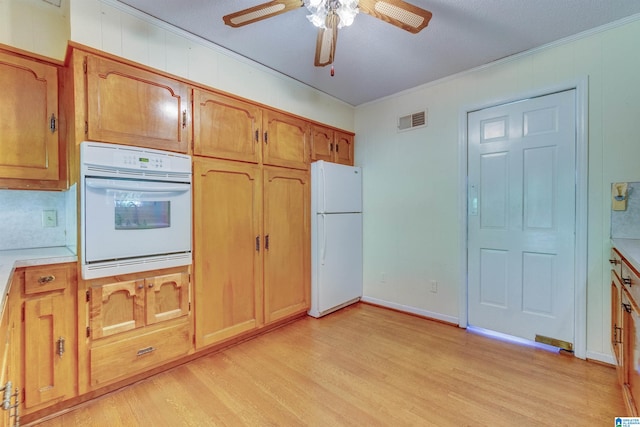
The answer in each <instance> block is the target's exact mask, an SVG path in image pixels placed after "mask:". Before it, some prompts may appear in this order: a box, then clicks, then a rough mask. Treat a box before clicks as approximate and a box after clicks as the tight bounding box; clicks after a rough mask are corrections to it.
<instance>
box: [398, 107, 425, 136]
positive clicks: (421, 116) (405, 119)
mask: <svg viewBox="0 0 640 427" xmlns="http://www.w3.org/2000/svg"><path fill="white" fill-rule="evenodd" d="M426 125H427V110H426V109H425V110H424V111H419V112H417V113H413V114H407V115H406V116H402V117H398V132H403V131H406V130H411V129H415V128H421V127H425V126H426Z"/></svg>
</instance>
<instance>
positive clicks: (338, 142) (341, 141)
mask: <svg viewBox="0 0 640 427" xmlns="http://www.w3.org/2000/svg"><path fill="white" fill-rule="evenodd" d="M311 160H312V161H317V160H324V161H327V162H333V163H340V164H343V165H349V166H353V135H352V134H350V133H346V132H341V131H337V130H333V129H331V128H328V127H325V126H319V125H314V126H312V128H311Z"/></svg>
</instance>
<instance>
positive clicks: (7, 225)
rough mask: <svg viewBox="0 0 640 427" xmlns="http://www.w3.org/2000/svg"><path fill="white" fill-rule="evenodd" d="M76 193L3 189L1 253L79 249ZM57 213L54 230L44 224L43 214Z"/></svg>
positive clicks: (73, 190) (1, 198)
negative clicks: (42, 249) (5, 251)
mask: <svg viewBox="0 0 640 427" xmlns="http://www.w3.org/2000/svg"><path fill="white" fill-rule="evenodd" d="M75 206H76V190H75V186H73V187H72V188H71V189H70V190H68V191H64V192H61V191H19V190H0V250H9V249H28V248H41V247H51V246H69V247H71V249H72V250H74V251H75V246H76V235H77V231H76V224H77V221H76V216H77V215H76V207H75ZM44 210H54V211H55V212H56V222H57V224H56V225H55V226H54V227H45V226H44V225H43V211H44Z"/></svg>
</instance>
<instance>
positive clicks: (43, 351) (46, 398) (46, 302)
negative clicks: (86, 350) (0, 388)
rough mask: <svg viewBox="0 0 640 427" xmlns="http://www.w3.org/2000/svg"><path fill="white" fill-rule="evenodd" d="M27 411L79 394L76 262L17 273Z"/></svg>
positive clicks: (23, 411)
mask: <svg viewBox="0 0 640 427" xmlns="http://www.w3.org/2000/svg"><path fill="white" fill-rule="evenodd" d="M14 281H15V282H14V285H18V286H19V288H20V289H21V301H20V305H21V312H22V314H21V322H20V331H21V332H20V333H19V334H17V335H16V336H18V337H19V338H18V339H19V341H20V342H19V343H14V345H15V344H17V345H18V346H19V347H18V348H19V349H22V351H21V357H20V360H19V362H18V363H20V366H21V368H20V370H21V371H22V378H21V380H20V383H21V384H24V396H22V397H23V402H24V408H23V409H22V410H21V413H25V412H29V411H31V410H38V409H41V408H44V407H46V406H49V405H51V404H53V403H56V402H60V401H63V400H66V399H69V398H71V397H74V396H75V395H76V384H77V373H76V369H75V367H76V363H77V359H76V351H75V348H76V342H77V340H76V334H75V330H76V310H75V288H76V282H77V280H76V269H75V263H70V264H57V265H49V266H38V267H29V268H23V269H18V270H17V271H16V273H15V276H14Z"/></svg>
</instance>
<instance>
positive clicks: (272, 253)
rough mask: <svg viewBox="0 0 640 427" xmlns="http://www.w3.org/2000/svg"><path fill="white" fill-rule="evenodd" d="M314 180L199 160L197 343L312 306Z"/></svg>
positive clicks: (196, 175) (196, 178)
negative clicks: (310, 302)
mask: <svg viewBox="0 0 640 427" xmlns="http://www.w3.org/2000/svg"><path fill="white" fill-rule="evenodd" d="M309 178H310V176H309V171H301V170H294V169H286V168H278V167H268V166H260V165H254V164H248V163H247V164H242V163H236V162H229V161H224V160H214V159H207V158H195V160H194V212H195V217H194V230H195V236H196V238H195V246H194V252H195V261H194V263H195V284H194V286H195V312H196V315H195V317H196V324H195V327H196V347H197V348H202V347H206V346H209V345H212V344H216V343H220V342H223V341H224V340H227V339H230V338H233V337H237V336H239V335H241V334H243V333H246V332H249V331H252V330H255V329H258V328H261V327H263V326H265V325H268V324H270V323H273V322H276V321H279V320H282V319H286V318H287V317H291V316H294V315H296V314H300V313H304V312H305V311H306V310H308V308H309V293H310V283H309V281H310V277H311V274H310V255H309V251H310V228H309V227H310V226H309V221H310V216H309V215H310V213H309V209H310V201H309V200H310V199H309Z"/></svg>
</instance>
